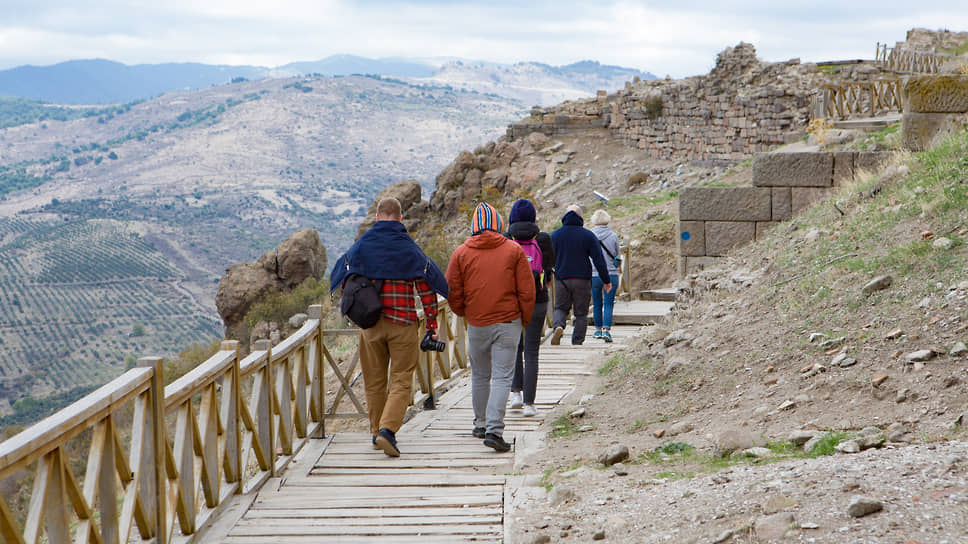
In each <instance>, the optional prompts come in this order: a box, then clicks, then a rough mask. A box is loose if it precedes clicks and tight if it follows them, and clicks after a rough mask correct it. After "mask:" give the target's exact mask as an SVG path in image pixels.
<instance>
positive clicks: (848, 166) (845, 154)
mask: <svg viewBox="0 0 968 544" xmlns="http://www.w3.org/2000/svg"><path fill="white" fill-rule="evenodd" d="M855 155H857V153H856V152H854V151H836V152H834V153H833V156H834V177H833V183H834V186H835V187H836V186H838V185H840V184H841V183H843V182H845V181H850V180H852V179H854V157H855Z"/></svg>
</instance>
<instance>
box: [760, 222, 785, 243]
mask: <svg viewBox="0 0 968 544" xmlns="http://www.w3.org/2000/svg"><path fill="white" fill-rule="evenodd" d="M780 224H781V223H780V222H779V221H757V222H756V239H757V240H760V239H762V238H764V237H765V236H766V235H767V234H768V233H769V232H770V231H771V230H773V227H776V226H777V225H780Z"/></svg>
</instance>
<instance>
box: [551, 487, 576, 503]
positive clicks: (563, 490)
mask: <svg viewBox="0 0 968 544" xmlns="http://www.w3.org/2000/svg"><path fill="white" fill-rule="evenodd" d="M574 497H575V491H574V490H573V489H572V488H570V487H568V486H565V485H556V486H554V487H552V488H551V491H550V492H548V504H550V505H551V506H558V505H559V504H561V503H563V502H565V501H567V500H569V499H572V498H574Z"/></svg>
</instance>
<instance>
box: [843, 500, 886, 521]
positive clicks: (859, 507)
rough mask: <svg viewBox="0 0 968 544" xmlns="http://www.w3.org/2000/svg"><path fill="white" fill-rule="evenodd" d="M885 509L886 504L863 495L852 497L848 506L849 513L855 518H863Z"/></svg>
mask: <svg viewBox="0 0 968 544" xmlns="http://www.w3.org/2000/svg"><path fill="white" fill-rule="evenodd" d="M883 509H884V504H883V503H881V501H879V500H877V499H873V498H871V497H864V496H861V495H854V496H853V497H851V498H850V503H849V504H848V505H847V513H848V514H850V515H851V516H852V517H855V518H862V517H864V516H866V515H869V514H873V513H875V512H880V511H881V510H883Z"/></svg>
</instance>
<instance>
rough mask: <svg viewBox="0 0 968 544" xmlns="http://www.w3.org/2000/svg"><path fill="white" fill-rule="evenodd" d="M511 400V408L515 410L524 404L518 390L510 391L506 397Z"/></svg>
mask: <svg viewBox="0 0 968 544" xmlns="http://www.w3.org/2000/svg"><path fill="white" fill-rule="evenodd" d="M508 398H509V399H510V401H511V409H512V410H515V409H517V408H520V407H521V406H523V405H524V398H523V397H522V396H521V392H520V391H511V396H510V397H508Z"/></svg>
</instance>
